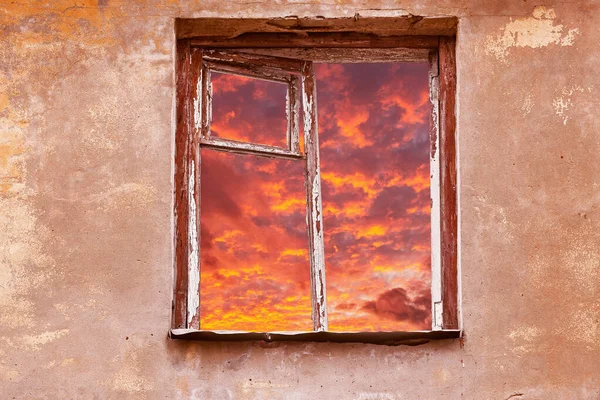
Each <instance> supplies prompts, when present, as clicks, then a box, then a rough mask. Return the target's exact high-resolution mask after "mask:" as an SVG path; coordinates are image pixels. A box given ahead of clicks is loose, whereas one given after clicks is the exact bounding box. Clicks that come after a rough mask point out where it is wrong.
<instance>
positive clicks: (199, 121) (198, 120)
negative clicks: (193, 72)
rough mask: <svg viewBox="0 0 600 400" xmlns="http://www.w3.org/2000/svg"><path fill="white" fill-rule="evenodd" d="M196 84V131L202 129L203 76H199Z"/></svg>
mask: <svg viewBox="0 0 600 400" xmlns="http://www.w3.org/2000/svg"><path fill="white" fill-rule="evenodd" d="M198 75H199V76H198V82H196V97H195V98H194V127H195V128H196V130H200V129H201V128H202V74H201V73H200V74H198Z"/></svg>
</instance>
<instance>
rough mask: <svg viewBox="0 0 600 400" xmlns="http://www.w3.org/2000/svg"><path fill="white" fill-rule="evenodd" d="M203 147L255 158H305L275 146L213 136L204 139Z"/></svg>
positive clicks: (202, 141)
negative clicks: (249, 155)
mask: <svg viewBox="0 0 600 400" xmlns="http://www.w3.org/2000/svg"><path fill="white" fill-rule="evenodd" d="M200 144H201V147H204V148H209V149H213V150H219V151H226V152H230V153H237V154H253V155H255V156H262V157H272V158H287V159H292V160H299V159H300V160H301V159H303V158H304V156H303V155H302V154H300V153H294V152H292V151H290V150H288V149H283V148H280V147H274V146H265V145H264V144H257V143H246V142H238V141H236V140H228V139H221V138H218V137H214V136H211V137H209V138H202V139H201V141H200Z"/></svg>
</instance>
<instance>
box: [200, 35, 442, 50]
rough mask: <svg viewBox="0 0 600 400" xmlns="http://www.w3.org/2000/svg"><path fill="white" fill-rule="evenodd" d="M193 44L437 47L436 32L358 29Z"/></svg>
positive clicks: (208, 39) (211, 39)
mask: <svg viewBox="0 0 600 400" xmlns="http://www.w3.org/2000/svg"><path fill="white" fill-rule="evenodd" d="M192 45H193V46H198V47H202V48H222V49H225V48H229V49H233V48H252V47H254V48H282V47H287V48H289V47H308V48H407V49H435V48H437V45H438V39H437V36H379V35H376V34H368V33H356V32H341V33H340V32H333V33H322V32H314V33H313V32H308V33H303V34H301V35H299V34H295V33H245V34H242V35H240V36H237V37H235V38H230V39H229V38H225V39H224V38H222V37H199V38H194V39H192Z"/></svg>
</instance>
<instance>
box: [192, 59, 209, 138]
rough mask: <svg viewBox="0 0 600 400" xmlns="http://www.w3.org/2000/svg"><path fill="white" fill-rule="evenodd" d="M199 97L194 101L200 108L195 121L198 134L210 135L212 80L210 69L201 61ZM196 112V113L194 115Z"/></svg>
mask: <svg viewBox="0 0 600 400" xmlns="http://www.w3.org/2000/svg"><path fill="white" fill-rule="evenodd" d="M200 88H201V89H200V97H199V98H198V100H197V101H196V102H195V103H194V104H196V105H197V106H198V105H199V108H200V121H196V127H199V129H200V136H202V137H208V136H210V124H211V122H212V82H211V79H210V70H209V69H208V66H207V65H206V64H205V63H204V62H203V63H202V70H201V74H200ZM197 115H198V113H196V116H197Z"/></svg>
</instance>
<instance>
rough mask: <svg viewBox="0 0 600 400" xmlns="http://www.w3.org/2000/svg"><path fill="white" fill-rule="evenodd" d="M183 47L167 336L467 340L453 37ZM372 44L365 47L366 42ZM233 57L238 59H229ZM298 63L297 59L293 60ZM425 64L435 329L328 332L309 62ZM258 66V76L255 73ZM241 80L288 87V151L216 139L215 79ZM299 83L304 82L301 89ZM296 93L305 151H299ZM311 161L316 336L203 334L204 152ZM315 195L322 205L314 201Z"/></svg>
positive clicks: (257, 38) (264, 40) (251, 39)
mask: <svg viewBox="0 0 600 400" xmlns="http://www.w3.org/2000/svg"><path fill="white" fill-rule="evenodd" d="M280 36H281V35H278V34H247V35H242V37H240V38H233V39H214V38H208V39H206V38H191V39H189V38H186V39H179V40H178V41H177V66H176V74H177V85H176V90H177V94H176V108H177V109H176V121H177V125H176V134H175V177H174V178H175V179H174V180H175V182H174V183H175V196H174V200H175V209H174V215H175V260H174V261H175V285H174V299H173V314H172V324H171V327H172V329H171V332H170V336H171V337H173V338H185V339H201V340H224V341H228V340H265V341H273V340H284V341H285V340H310V341H337V342H370V343H386V344H389V343H403V342H406V341H415V340H416V341H422V340H429V339H441V338H456V337H459V336H460V335H461V332H462V331H461V329H460V325H459V308H458V296H459V294H458V269H457V224H458V220H457V188H456V139H455V136H456V135H455V130H456V114H455V108H456V105H455V104H456V103H455V102H456V100H455V97H456V58H455V37H453V36H414V35H413V36H386V37H373V36H372V35H371V36H369V37H368V38H364V37H363V36H361V35H359V34H356V35H351V34H349V35H341V36H340V35H336V34H333V33H330V34H323V35H318V36H313V37H308V38H307V37H299V38H295V37H294V38H289V37H286V38H281V37H280ZM367 39H368V40H367ZM233 51H237V53H236V52H233ZM293 57H295V58H293ZM425 60H427V61H428V62H429V77H430V85H429V86H430V101H431V123H430V137H431V151H430V165H431V196H432V199H435V201H433V200H432V210H431V213H432V214H431V215H432V216H431V230H432V235H431V239H432V242H431V247H432V308H431V313H432V329H431V330H427V331H410V332H328V331H327V306H326V295H325V284H324V274H325V270H324V268H325V267H324V259H322V257H323V232H322V231H321V226H322V224H321V222H320V218H321V215H322V210H321V198H320V193H321V191H320V178H319V172H318V167H319V159H318V157H319V151H318V135H317V134H316V132H317V126H316V124H317V121H316V118H313V116H316V96H315V93H314V90H315V82H314V70H313V67H312V62H313V61H317V62H318V61H320V62H323V61H325V62H373V61H425ZM251 66H254V67H255V68H251ZM211 70H214V71H217V72H227V73H235V74H238V75H246V76H250V77H253V78H259V79H265V80H271V81H277V82H283V83H286V84H288V106H287V107H288V113H289V118H288V120H289V121H290V122H289V123H288V132H287V148H285V149H284V148H279V147H273V146H265V145H260V144H251V143H242V142H237V141H233V140H228V139H221V138H215V137H211V136H210V120H211V115H210V113H211V111H210V110H211V104H210V101H211V100H212V99H211V98H210V92H211V90H210V85H211V83H210V71H211ZM299 77H301V78H302V83H300V80H299ZM300 92H302V94H303V96H304V99H303V103H304V104H305V107H304V110H303V113H302V114H303V116H304V130H305V143H304V146H305V149H304V153H301V151H300V148H299V141H298V132H299V121H300V114H301V113H300V107H299V104H300V97H299V95H300ZM201 146H202V147H208V148H213V149H217V150H225V151H232V152H236V153H250V154H255V155H262V156H269V157H277V158H291V159H302V158H304V159H305V160H306V171H307V175H308V176H307V183H309V185H308V187H307V201H308V205H307V217H308V218H307V221H308V230H309V254H310V267H311V299H312V305H313V307H312V309H313V311H312V318H313V328H314V331H313V332H271V333H269V332H237V331H204V330H201V327H200V315H199V311H200V293H199V290H200V253H199V252H200V249H199V233H200V204H201V203H200V184H201V182H200V178H199V176H200V168H199V166H200V148H201ZM314 194H316V196H315V195H314Z"/></svg>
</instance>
